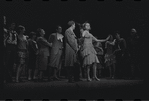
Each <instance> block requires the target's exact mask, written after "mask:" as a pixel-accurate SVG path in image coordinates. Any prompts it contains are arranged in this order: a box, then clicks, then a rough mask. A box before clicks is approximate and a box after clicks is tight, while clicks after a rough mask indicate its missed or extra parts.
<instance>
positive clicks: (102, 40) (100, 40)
mask: <svg viewBox="0 0 149 101" xmlns="http://www.w3.org/2000/svg"><path fill="white" fill-rule="evenodd" d="M92 37H93V40H95V41H98V42H105V41H107V40H108V39H109V38H110V36H108V37H107V38H106V39H97V38H96V37H94V36H93V35H92Z"/></svg>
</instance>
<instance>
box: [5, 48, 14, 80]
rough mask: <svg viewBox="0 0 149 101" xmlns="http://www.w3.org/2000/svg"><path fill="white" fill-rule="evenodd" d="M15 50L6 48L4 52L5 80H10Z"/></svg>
mask: <svg viewBox="0 0 149 101" xmlns="http://www.w3.org/2000/svg"><path fill="white" fill-rule="evenodd" d="M16 55H17V54H16V51H15V50H7V51H6V54H5V73H4V78H5V80H6V81H11V80H12V73H13V66H14V63H16Z"/></svg>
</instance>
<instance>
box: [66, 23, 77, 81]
mask: <svg viewBox="0 0 149 101" xmlns="http://www.w3.org/2000/svg"><path fill="white" fill-rule="evenodd" d="M68 25H69V26H70V27H69V28H68V29H67V30H66V31H65V67H66V68H67V73H68V82H69V83H73V79H72V77H73V75H74V71H73V69H74V64H75V63H76V61H77V59H76V53H77V51H78V44H77V39H76V35H75V33H74V32H73V30H74V29H75V22H74V21H69V22H68Z"/></svg>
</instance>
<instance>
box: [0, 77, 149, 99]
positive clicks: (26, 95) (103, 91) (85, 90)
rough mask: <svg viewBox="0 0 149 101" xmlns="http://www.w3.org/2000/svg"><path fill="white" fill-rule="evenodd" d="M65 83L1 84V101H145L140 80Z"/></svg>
mask: <svg viewBox="0 0 149 101" xmlns="http://www.w3.org/2000/svg"><path fill="white" fill-rule="evenodd" d="M82 80H83V81H80V82H76V83H68V82H67V80H66V79H62V81H52V82H38V83H35V82H32V81H26V80H24V82H21V83H8V84H4V87H3V91H1V92H3V94H2V96H1V97H0V98H1V99H36V100H37V99H38V100H42V99H55V100H60V99H72V100H77V99H93V100H97V99H109V100H111V99H129V100H130V99H147V97H148V94H149V93H148V89H147V88H146V86H145V85H144V82H143V80H120V79H113V80H110V79H106V78H101V80H100V81H92V82H87V81H86V80H85V79H82Z"/></svg>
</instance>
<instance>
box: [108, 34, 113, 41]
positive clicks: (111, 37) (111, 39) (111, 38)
mask: <svg viewBox="0 0 149 101" xmlns="http://www.w3.org/2000/svg"><path fill="white" fill-rule="evenodd" d="M109 36H110V38H109V41H111V42H112V41H113V35H111V34H110V35H109Z"/></svg>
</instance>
